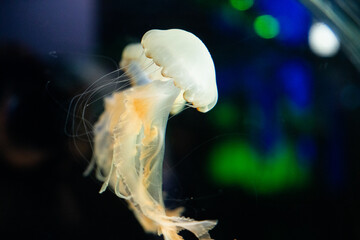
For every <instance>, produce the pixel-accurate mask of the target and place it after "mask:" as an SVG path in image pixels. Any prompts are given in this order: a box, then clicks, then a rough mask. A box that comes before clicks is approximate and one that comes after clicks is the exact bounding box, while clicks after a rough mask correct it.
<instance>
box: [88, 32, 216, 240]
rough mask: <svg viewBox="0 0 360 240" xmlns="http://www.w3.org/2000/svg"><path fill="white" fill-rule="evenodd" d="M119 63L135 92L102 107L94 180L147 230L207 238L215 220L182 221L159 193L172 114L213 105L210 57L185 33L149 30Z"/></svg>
mask: <svg viewBox="0 0 360 240" xmlns="http://www.w3.org/2000/svg"><path fill="white" fill-rule="evenodd" d="M174 36H175V37H174ZM156 41H158V43H156ZM174 54H175V55H176V54H179V56H180V58H179V59H177V58H176V56H175V55H174ZM120 66H121V67H122V69H124V70H125V74H126V75H127V76H128V77H130V79H131V83H132V87H130V88H128V89H126V90H123V91H119V92H114V93H113V94H112V95H111V97H107V98H106V99H105V110H104V112H103V114H102V115H101V116H100V118H99V120H98V122H97V124H96V125H95V139H94V142H95V147H94V157H93V161H95V162H96V164H97V172H98V176H97V177H98V178H99V179H100V180H102V181H103V182H104V183H103V185H102V188H101V190H100V192H102V191H105V189H106V188H107V187H108V186H110V187H111V188H112V189H113V190H114V192H115V194H116V195H117V196H118V197H120V198H124V199H126V200H127V202H128V204H129V208H130V209H131V210H132V211H133V212H134V214H135V217H136V218H137V219H138V221H139V222H140V224H141V225H142V227H143V229H144V230H145V231H146V232H150V233H155V234H156V233H157V234H159V235H162V236H163V237H164V239H165V240H183V238H182V237H181V236H180V235H179V234H178V233H179V232H180V231H182V230H188V231H190V232H192V233H193V234H194V235H195V236H196V237H197V238H198V239H199V240H210V239H211V237H210V235H209V231H210V230H211V229H212V228H213V227H214V226H215V225H216V224H217V221H212V220H204V221H197V220H194V219H191V218H185V217H181V213H182V211H183V208H178V209H175V210H168V209H166V208H165V205H164V200H163V192H162V168H163V158H164V149H165V130H166V124H167V121H168V118H169V114H170V113H173V114H176V113H178V112H180V111H181V110H182V109H183V107H184V106H185V105H186V106H187V107H194V108H197V109H198V110H199V111H201V112H207V111H209V110H210V109H211V108H212V107H213V106H214V105H215V104H216V101H217V89H216V82H215V70H214V66H213V62H212V59H211V56H210V54H209V52H208V51H207V49H206V47H205V45H204V44H203V43H202V42H201V41H200V40H199V39H198V38H197V37H196V36H194V35H193V34H191V33H188V32H186V31H183V30H179V29H172V30H167V31H160V30H152V31H149V32H148V33H146V34H145V35H144V37H143V39H142V43H141V44H132V45H129V46H127V47H126V48H125V50H124V51H123V59H122V61H121V63H120ZM186 101H188V102H189V103H187V102H186ZM91 167H92V164H91ZM100 174H101V175H100Z"/></svg>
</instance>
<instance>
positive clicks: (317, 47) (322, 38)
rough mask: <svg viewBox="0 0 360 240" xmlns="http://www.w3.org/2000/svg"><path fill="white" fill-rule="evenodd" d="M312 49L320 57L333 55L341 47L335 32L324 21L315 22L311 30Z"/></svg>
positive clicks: (310, 41)
mask: <svg viewBox="0 0 360 240" xmlns="http://www.w3.org/2000/svg"><path fill="white" fill-rule="evenodd" d="M309 45H310V48H311V50H312V51H313V52H314V53H315V54H316V55H318V56H320V57H332V56H334V55H335V54H336V53H337V52H338V51H339V48H340V42H339V39H338V38H337V36H336V35H335V33H334V32H333V31H332V30H331V29H330V28H329V27H328V26H327V25H326V24H324V23H314V24H313V25H312V26H311V28H310V31H309Z"/></svg>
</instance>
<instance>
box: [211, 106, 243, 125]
mask: <svg viewBox="0 0 360 240" xmlns="http://www.w3.org/2000/svg"><path fill="white" fill-rule="evenodd" d="M210 114H211V120H212V122H213V124H214V125H216V126H217V127H219V128H222V129H224V128H231V127H233V126H235V125H236V124H238V122H239V119H240V116H239V115H240V114H239V110H238V108H237V106H235V105H234V104H232V103H230V102H223V103H218V104H217V106H216V108H214V110H213V111H212V112H211V113H210Z"/></svg>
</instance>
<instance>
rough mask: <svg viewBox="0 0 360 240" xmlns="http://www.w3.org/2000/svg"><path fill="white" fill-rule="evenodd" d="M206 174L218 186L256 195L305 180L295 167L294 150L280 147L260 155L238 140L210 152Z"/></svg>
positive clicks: (300, 183) (298, 167)
mask: <svg viewBox="0 0 360 240" xmlns="http://www.w3.org/2000/svg"><path fill="white" fill-rule="evenodd" d="M209 172H210V175H211V177H212V179H213V180H214V181H215V182H216V183H217V184H218V185H222V186H224V185H227V186H241V187H243V188H244V189H246V190H248V191H256V192H257V193H259V194H268V193H274V192H278V191H281V190H284V189H286V188H293V187H296V186H301V185H303V184H304V183H305V182H306V181H307V178H308V173H307V170H306V168H301V167H300V166H299V165H298V164H297V159H296V153H295V151H294V148H293V147H291V146H285V145H283V144H280V143H279V144H278V146H277V147H275V148H274V149H273V151H272V152H271V153H269V154H266V155H262V154H259V153H258V152H257V151H256V150H255V149H254V147H253V146H251V145H250V144H248V143H246V141H243V140H240V139H234V140H229V141H225V142H223V143H221V144H220V146H218V147H217V148H215V149H213V151H212V152H211V155H210V164H209Z"/></svg>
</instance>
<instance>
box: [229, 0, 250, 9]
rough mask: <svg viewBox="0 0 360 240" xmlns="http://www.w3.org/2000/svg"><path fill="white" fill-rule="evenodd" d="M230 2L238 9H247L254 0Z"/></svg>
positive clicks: (233, 0)
mask: <svg viewBox="0 0 360 240" xmlns="http://www.w3.org/2000/svg"><path fill="white" fill-rule="evenodd" d="M230 4H231V6H232V7H233V8H235V9H237V10H240V11H245V10H248V9H249V8H251V7H252V5H253V4H254V0H230Z"/></svg>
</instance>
